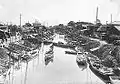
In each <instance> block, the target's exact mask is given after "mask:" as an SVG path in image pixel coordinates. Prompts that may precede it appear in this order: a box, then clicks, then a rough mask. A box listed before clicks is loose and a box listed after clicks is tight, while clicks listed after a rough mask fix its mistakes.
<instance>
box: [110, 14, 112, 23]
mask: <svg viewBox="0 0 120 84" xmlns="http://www.w3.org/2000/svg"><path fill="white" fill-rule="evenodd" d="M110 17H111V23H112V14H111V16H110Z"/></svg>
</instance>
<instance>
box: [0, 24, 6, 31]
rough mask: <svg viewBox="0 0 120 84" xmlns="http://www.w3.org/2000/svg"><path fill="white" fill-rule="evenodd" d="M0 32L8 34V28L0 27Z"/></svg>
mask: <svg viewBox="0 0 120 84" xmlns="http://www.w3.org/2000/svg"><path fill="white" fill-rule="evenodd" d="M0 30H1V31H5V32H8V26H6V25H3V26H0Z"/></svg>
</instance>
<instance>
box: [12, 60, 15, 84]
mask: <svg viewBox="0 0 120 84" xmlns="http://www.w3.org/2000/svg"><path fill="white" fill-rule="evenodd" d="M14 63H15V62H14V60H13V71H12V84H13V83H14Z"/></svg>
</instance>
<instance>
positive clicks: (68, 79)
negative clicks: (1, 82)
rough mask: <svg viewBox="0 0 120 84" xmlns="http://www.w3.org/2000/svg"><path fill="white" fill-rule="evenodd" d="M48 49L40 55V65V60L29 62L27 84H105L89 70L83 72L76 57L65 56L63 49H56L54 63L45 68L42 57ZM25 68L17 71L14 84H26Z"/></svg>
mask: <svg viewBox="0 0 120 84" xmlns="http://www.w3.org/2000/svg"><path fill="white" fill-rule="evenodd" d="M48 49H49V46H44V50H43V51H44V52H43V53H42V52H41V53H40V54H39V56H40V57H39V63H38V58H36V59H34V60H32V61H30V62H29V64H28V73H27V81H26V84H104V83H103V82H102V81H101V80H100V79H99V78H97V77H96V76H95V75H94V74H93V73H92V72H91V71H90V70H89V68H87V69H86V70H84V71H81V69H80V68H79V67H78V66H77V63H76V56H74V55H67V54H65V52H64V51H65V49H62V48H58V47H55V48H54V56H55V58H54V62H53V63H49V64H48V66H45V65H44V62H43V57H42V56H43V54H44V53H45V51H48ZM25 66H26V64H22V69H21V70H18V71H15V73H14V83H13V84H24V77H25ZM11 79H12V78H11ZM7 80H9V79H8V77H7ZM6 82H8V81H6ZM11 82H12V81H11ZM8 84H9V83H8ZM10 84H12V83H10Z"/></svg>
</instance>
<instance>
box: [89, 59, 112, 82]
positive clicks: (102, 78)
mask: <svg viewBox="0 0 120 84" xmlns="http://www.w3.org/2000/svg"><path fill="white" fill-rule="evenodd" d="M88 63H89V68H90V70H91V71H92V72H93V73H94V74H95V75H96V76H97V77H99V78H100V79H101V80H102V81H103V82H104V83H105V84H113V83H112V81H111V79H110V77H109V75H107V74H104V73H102V72H100V71H99V70H97V69H96V68H95V67H94V66H93V65H92V64H91V63H90V60H89V59H88Z"/></svg>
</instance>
